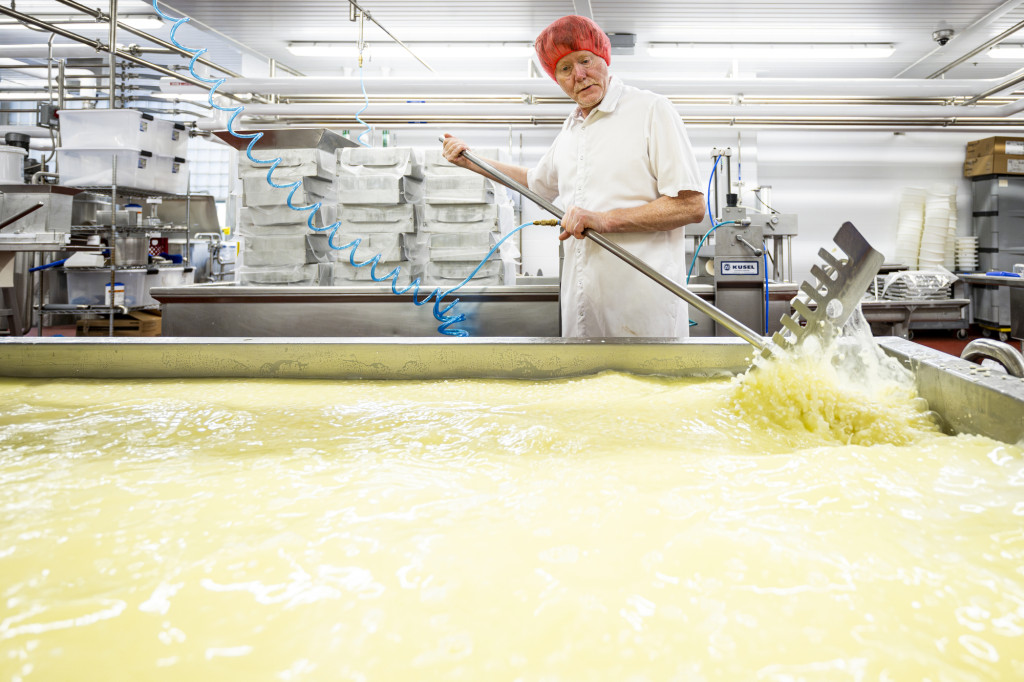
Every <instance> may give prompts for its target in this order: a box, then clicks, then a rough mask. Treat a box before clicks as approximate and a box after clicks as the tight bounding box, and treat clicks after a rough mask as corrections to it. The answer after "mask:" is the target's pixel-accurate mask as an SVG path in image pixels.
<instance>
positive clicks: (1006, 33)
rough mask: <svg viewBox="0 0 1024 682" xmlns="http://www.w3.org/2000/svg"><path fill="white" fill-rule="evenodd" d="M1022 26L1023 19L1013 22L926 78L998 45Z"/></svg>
mask: <svg viewBox="0 0 1024 682" xmlns="http://www.w3.org/2000/svg"><path fill="white" fill-rule="evenodd" d="M1022 28H1024V21H1019V22H1017V23H1016V24H1014V25H1013V26H1011V27H1010V28H1008V29H1006V30H1005V31H1003V32H1002V33H1000V34H999V35H997V36H996V37H995V38H992V39H991V40H986V41H985V42H984V43H982V44H981V45H979V46H978V47H976V48H974V49H973V50H971V51H970V52H968V53H967V54H965V55H963V56H962V57H960V58H959V59H956V60H954V61H952V62H950V63H949V64H946V65H945V66H944V67H942V68H941V69H939V70H938V71H936V72H935V73H933V74H931V75H930V76H928V78H938V77H939V76H941V75H942V74H944V73H946V72H947V71H950V70H952V69H955V68H956V67H958V66H960V65H961V64H963V63H964V62H966V61H967V60H968V59H970V58H971V57H973V56H974V55H976V54H978V53H981V52H984V51H985V50H987V49H988V48H990V47H992V46H993V45H998V44H999V43H1001V42H1003V41H1004V40H1006V39H1007V38H1008V37H1010V36H1011V35H1013V34H1014V33H1016V32H1017V31H1019V30H1021V29H1022Z"/></svg>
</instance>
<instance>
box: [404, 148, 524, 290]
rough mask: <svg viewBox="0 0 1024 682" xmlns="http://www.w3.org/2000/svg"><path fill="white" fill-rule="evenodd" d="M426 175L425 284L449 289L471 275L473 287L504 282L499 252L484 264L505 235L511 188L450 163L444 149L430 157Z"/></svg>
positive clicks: (493, 154) (492, 154) (493, 153)
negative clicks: (503, 219) (503, 218)
mask: <svg viewBox="0 0 1024 682" xmlns="http://www.w3.org/2000/svg"><path fill="white" fill-rule="evenodd" d="M473 152H474V153H475V154H477V155H478V156H481V157H483V158H490V159H494V158H497V157H498V150H497V149H479V150H478V149H474V150H473ZM424 177H425V180H424V206H423V226H422V228H421V236H422V238H421V244H422V245H423V247H424V248H425V254H426V259H427V262H426V265H425V267H424V273H423V282H424V284H428V285H430V286H438V287H441V288H442V289H445V288H450V287H453V286H456V285H458V284H460V283H462V282H463V281H465V280H466V278H467V277H470V275H473V277H472V279H471V280H470V282H469V283H470V284H472V285H477V286H487V285H496V284H502V283H503V281H504V269H505V268H504V264H503V263H502V261H501V259H500V257H499V256H498V255H497V254H495V256H493V257H491V258H490V259H488V260H487V262H485V263H483V264H482V265H481V261H482V260H483V259H484V258H485V257H486V256H487V254H488V252H489V251H490V250H491V248H492V247H493V246H494V245H495V244H496V243H497V240H498V239H499V237H500V232H501V228H500V220H499V216H500V214H501V211H499V204H500V203H501V200H504V199H506V198H507V195H506V194H505V190H504V189H503V188H501V187H500V186H499V185H497V184H496V183H495V182H493V181H491V180H488V179H487V178H484V177H483V176H481V175H479V174H477V173H473V172H471V171H468V170H466V169H464V168H459V167H458V166H454V165H452V164H450V163H448V161H446V160H445V158H444V156H443V155H442V153H441V151H440V150H428V151H427V152H426V153H425V156H424ZM496 198H497V201H496ZM478 266H479V270H477V268H478ZM474 271H476V273H475V274H473V273H474Z"/></svg>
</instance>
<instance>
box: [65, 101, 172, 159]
mask: <svg viewBox="0 0 1024 682" xmlns="http://www.w3.org/2000/svg"><path fill="white" fill-rule="evenodd" d="M57 120H58V121H60V139H61V145H63V146H64V147H65V148H69V149H94V148H96V146H97V143H102V144H103V145H104V146H107V147H120V148H127V149H145V150H147V151H150V152H153V153H154V154H155V153H157V149H156V147H157V146H158V143H157V137H158V136H157V126H156V119H155V118H154V117H153V115H152V114H144V113H142V112H141V111H136V110H134V109H61V110H60V111H58V112H57Z"/></svg>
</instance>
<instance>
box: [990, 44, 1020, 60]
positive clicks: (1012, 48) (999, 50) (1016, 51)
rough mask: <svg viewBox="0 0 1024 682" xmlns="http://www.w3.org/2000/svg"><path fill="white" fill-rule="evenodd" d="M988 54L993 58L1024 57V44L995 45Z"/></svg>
mask: <svg viewBox="0 0 1024 682" xmlns="http://www.w3.org/2000/svg"><path fill="white" fill-rule="evenodd" d="M988 56H989V57H992V58H993V59H1024V45H1014V44H1003V45H994V46H993V47H992V49H991V50H989V51H988Z"/></svg>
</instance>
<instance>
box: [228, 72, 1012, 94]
mask: <svg viewBox="0 0 1024 682" xmlns="http://www.w3.org/2000/svg"><path fill="white" fill-rule="evenodd" d="M1022 74H1024V69H1022V70H1018V71H1016V72H1015V73H1014V74H1013V76H1012V77H1015V76H1019V75H1022ZM624 80H626V81H627V82H628V83H629V84H630V85H632V86H635V87H638V88H641V89H646V90H653V91H654V92H659V93H662V94H664V95H673V94H676V93H679V94H689V95H722V96H730V97H736V96H758V95H778V96H809V95H810V96H865V97H908V96H909V94H910V93H913V96H914V97H941V98H947V99H953V98H958V97H973V96H974V95H976V94H977V93H979V92H982V91H985V90H989V89H991V88H994V87H998V86H1002V87H1003V88H1004V89H1005V87H1007V86H1006V85H1005V83H1006V81H1005V79H1003V78H972V79H956V80H942V79H938V80H929V79H925V78H918V79H905V80H897V79H891V78H844V79H834V78H685V79H676V78H667V77H636V76H627V77H625V78H624ZM363 82H365V85H366V90H367V92H369V93H371V94H372V95H408V96H409V97H410V98H411V99H412V98H415V97H416V96H419V95H431V94H435V95H440V94H458V95H478V94H503V93H504V94H508V93H510V92H514V93H518V94H523V95H525V96H531V95H532V96H537V97H564V93H563V92H562V90H561V89H560V88H559V87H558V86H557V85H556V84H555V83H554V81H552V80H550V79H547V78H529V77H525V76H524V77H513V78H487V77H475V76H469V77H444V78H431V77H422V78H419V77H416V78H408V77H407V78H389V77H382V76H368V77H366V78H365V79H363ZM360 90H361V82H360V79H359V78H358V77H351V76H322V77H306V78H265V77H255V78H235V79H230V80H228V81H226V82H225V83H224V84H223V85H222V86H221V87H220V89H219V90H218V92H223V93H235V94H244V93H250V92H251V93H259V94H274V95H336V94H339V93H354V92H359V91H360Z"/></svg>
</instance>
